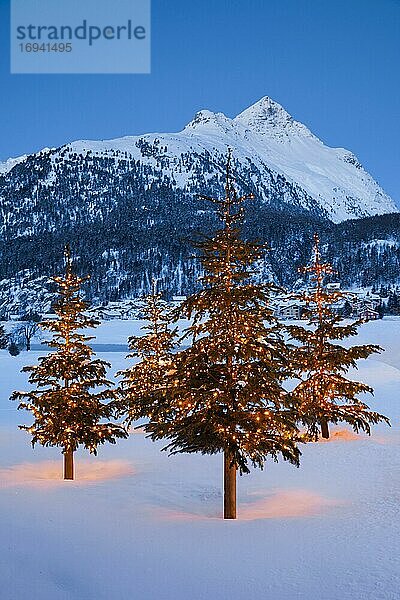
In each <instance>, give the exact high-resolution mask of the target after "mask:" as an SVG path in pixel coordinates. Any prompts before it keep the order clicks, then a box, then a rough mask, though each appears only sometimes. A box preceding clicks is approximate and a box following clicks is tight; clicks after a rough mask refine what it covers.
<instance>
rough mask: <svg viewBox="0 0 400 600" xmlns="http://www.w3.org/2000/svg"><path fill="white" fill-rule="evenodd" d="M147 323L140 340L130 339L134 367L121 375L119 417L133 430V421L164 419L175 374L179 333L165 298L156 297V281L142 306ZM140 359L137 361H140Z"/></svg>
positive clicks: (132, 337) (129, 355) (117, 404)
mask: <svg viewBox="0 0 400 600" xmlns="http://www.w3.org/2000/svg"><path fill="white" fill-rule="evenodd" d="M141 312H142V314H143V317H144V319H145V321H146V324H145V325H144V326H143V327H142V330H143V331H144V332H145V334H144V335H141V336H131V337H130V338H128V345H129V349H130V350H131V353H130V354H128V356H127V358H128V359H133V360H135V361H136V363H135V364H133V365H132V366H131V367H129V368H127V369H125V370H123V371H119V372H118V373H117V376H118V377H121V382H120V385H119V387H118V389H117V397H118V400H117V403H116V407H117V414H118V415H119V416H123V417H124V418H125V423H126V425H127V426H130V425H131V424H132V422H133V421H136V420H137V419H140V418H143V417H146V418H149V419H153V418H154V417H155V415H156V417H157V419H158V420H162V419H163V410H165V408H167V409H168V406H169V405H168V403H166V401H165V397H166V389H167V385H168V381H169V379H168V378H169V375H170V374H171V372H172V370H173V368H174V367H173V365H174V355H173V350H174V348H175V346H176V338H177V330H176V328H172V327H171V310H170V308H169V306H168V304H167V302H165V301H163V300H162V294H161V293H157V289H156V282H155V281H154V280H153V285H152V292H151V294H149V295H148V296H147V297H146V298H145V299H144V301H142V304H141ZM137 359H138V360H137Z"/></svg>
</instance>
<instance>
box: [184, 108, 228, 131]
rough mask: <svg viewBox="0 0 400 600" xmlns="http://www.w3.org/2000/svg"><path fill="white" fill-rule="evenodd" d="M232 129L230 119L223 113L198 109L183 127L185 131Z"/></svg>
mask: <svg viewBox="0 0 400 600" xmlns="http://www.w3.org/2000/svg"><path fill="white" fill-rule="evenodd" d="M230 129H232V119H229V118H228V117H227V116H225V115H224V113H221V112H217V113H216V112H212V111H211V110H200V111H199V112H197V113H196V114H195V116H194V118H193V119H192V121H190V123H188V124H187V125H186V127H185V129H184V132H185V133H195V132H197V131H198V132H199V133H205V132H207V133H221V130H222V131H223V132H225V133H226V132H228V131H229V130H230Z"/></svg>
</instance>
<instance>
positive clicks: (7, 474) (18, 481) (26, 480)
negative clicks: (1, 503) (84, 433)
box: [0, 458, 135, 488]
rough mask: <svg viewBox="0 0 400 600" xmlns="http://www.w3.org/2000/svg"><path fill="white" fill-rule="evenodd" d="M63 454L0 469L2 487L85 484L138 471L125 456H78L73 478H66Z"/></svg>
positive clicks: (129, 474) (117, 477)
mask: <svg viewBox="0 0 400 600" xmlns="http://www.w3.org/2000/svg"><path fill="white" fill-rule="evenodd" d="M62 468H63V463H62V458H60V460H58V461H55V460H46V461H42V462H36V463H29V462H26V463H21V464H18V465H13V466H11V467H3V468H2V469H0V487H3V488H6V487H14V486H15V487H18V486H28V487H49V486H60V485H71V484H72V485H85V484H87V483H95V482H99V481H107V480H109V479H119V478H120V477H127V476H131V475H134V474H135V469H134V468H133V466H132V465H131V463H129V462H127V461H125V460H93V461H91V460H77V461H76V464H75V477H76V479H74V480H73V481H64V479H63V474H62Z"/></svg>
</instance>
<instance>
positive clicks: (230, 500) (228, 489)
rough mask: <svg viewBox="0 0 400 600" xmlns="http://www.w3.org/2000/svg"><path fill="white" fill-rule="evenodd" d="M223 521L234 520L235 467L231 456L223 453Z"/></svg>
mask: <svg viewBox="0 0 400 600" xmlns="http://www.w3.org/2000/svg"><path fill="white" fill-rule="evenodd" d="M224 519H236V465H231V455H230V454H229V452H226V451H225V452H224Z"/></svg>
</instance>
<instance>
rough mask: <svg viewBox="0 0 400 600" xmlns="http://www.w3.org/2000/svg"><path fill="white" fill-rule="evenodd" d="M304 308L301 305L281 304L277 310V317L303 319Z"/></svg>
mask: <svg viewBox="0 0 400 600" xmlns="http://www.w3.org/2000/svg"><path fill="white" fill-rule="evenodd" d="M302 311H303V307H302V306H301V305H300V304H295V303H292V304H281V305H280V306H278V308H277V311H276V312H277V316H278V317H280V318H281V319H295V320H297V319H301V314H302Z"/></svg>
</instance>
